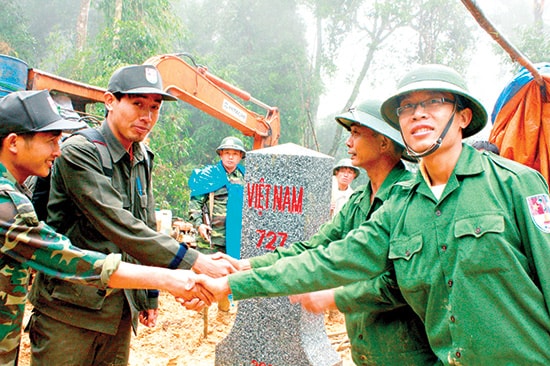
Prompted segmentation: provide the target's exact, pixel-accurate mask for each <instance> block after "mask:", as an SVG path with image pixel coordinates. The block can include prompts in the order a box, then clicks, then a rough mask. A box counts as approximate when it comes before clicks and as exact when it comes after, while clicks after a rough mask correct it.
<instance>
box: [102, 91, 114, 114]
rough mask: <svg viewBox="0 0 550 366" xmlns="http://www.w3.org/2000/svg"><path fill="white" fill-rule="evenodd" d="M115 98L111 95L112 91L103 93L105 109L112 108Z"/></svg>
mask: <svg viewBox="0 0 550 366" xmlns="http://www.w3.org/2000/svg"><path fill="white" fill-rule="evenodd" d="M115 100H116V97H115V96H114V95H113V93H109V92H106V93H105V95H104V104H105V109H106V110H108V111H110V110H112V109H113V102H114V101H115Z"/></svg>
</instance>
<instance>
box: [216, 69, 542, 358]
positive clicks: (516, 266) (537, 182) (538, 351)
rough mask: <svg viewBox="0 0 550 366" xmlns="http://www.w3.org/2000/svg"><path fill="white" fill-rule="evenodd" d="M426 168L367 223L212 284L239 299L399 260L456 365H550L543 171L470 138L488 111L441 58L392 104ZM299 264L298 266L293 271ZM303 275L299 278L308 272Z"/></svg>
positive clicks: (434, 334)
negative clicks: (487, 149) (489, 150)
mask: <svg viewBox="0 0 550 366" xmlns="http://www.w3.org/2000/svg"><path fill="white" fill-rule="evenodd" d="M381 112H382V116H383V118H384V120H385V121H386V122H388V123H389V124H391V125H393V126H395V127H396V128H399V129H400V131H401V134H402V136H403V140H404V142H405V145H406V147H407V150H408V153H409V155H413V156H416V157H418V158H419V159H420V164H419V173H418V174H417V176H416V177H415V178H414V179H413V180H411V181H408V182H403V183H400V184H399V186H398V187H397V189H395V190H394V194H393V195H392V197H390V199H389V200H388V201H387V202H386V203H385V204H384V205H383V206H382V207H381V208H380V209H379V210H377V211H376V212H375V213H374V214H373V215H372V217H371V219H370V220H368V221H366V222H365V223H364V224H363V225H361V226H360V227H359V228H358V229H357V230H354V231H352V232H350V233H349V235H348V236H346V238H345V239H343V240H340V241H336V242H333V243H331V244H330V245H328V246H327V247H323V248H317V249H313V250H308V251H305V252H304V253H302V254H301V255H299V256H297V257H295V258H288V259H286V260H284V261H279V262H277V263H275V264H274V265H273V266H270V267H266V268H259V269H255V270H252V271H246V272H239V273H236V274H234V275H230V276H229V277H227V278H223V279H213V280H212V279H209V280H206V281H205V283H206V284H207V285H208V287H209V289H210V290H211V291H212V292H213V293H215V295H216V296H222V295H224V294H226V293H228V292H232V293H233V297H234V298H235V299H244V298H249V297H255V296H279V295H289V294H294V293H301V292H308V291H312V290H318V289H322V288H327V287H334V286H337V285H342V284H347V283H350V282H354V281H359V280H363V279H367V278H372V277H375V276H378V275H379V274H380V273H382V272H383V271H385V270H390V271H391V272H392V273H393V275H394V276H395V280H396V281H397V286H398V288H399V290H400V291H401V293H402V295H403V299H404V301H405V302H406V303H408V304H409V305H410V306H411V307H412V308H413V310H414V311H415V313H416V314H418V315H419V317H420V318H421V319H422V321H423V322H424V325H425V327H426V332H427V334H428V339H429V342H430V346H431V347H432V349H433V351H434V352H435V354H436V355H437V356H438V357H439V360H440V362H441V363H443V364H446V365H458V364H460V365H510V364H514V365H547V364H548V360H550V348H549V347H548V345H549V344H550V314H549V308H548V304H549V303H550V260H548V253H549V252H550V219H549V217H550V199H549V197H548V185H547V184H546V182H545V180H544V178H543V177H542V175H540V174H539V173H538V172H536V171H534V170H532V169H530V168H528V167H526V166H524V165H521V164H519V163H516V162H513V161H510V160H507V159H504V158H501V157H499V156H497V155H495V154H489V153H481V152H479V151H477V150H475V149H474V148H473V147H471V146H469V145H467V144H465V143H464V142H463V141H462V140H463V139H464V138H466V137H469V136H472V135H474V134H476V133H477V132H479V131H480V130H481V129H483V127H484V126H485V124H486V121H487V112H486V111H485V108H484V107H483V105H482V104H481V103H480V102H479V101H477V100H476V99H475V98H474V97H473V96H472V95H471V94H470V93H469V92H468V90H467V88H466V85H465V82H464V80H463V79H462V77H461V76H460V75H459V74H458V73H456V72H455V71H454V70H452V69H450V68H448V67H444V66H441V65H425V66H421V67H419V68H417V69H415V70H413V71H411V72H410V73H408V74H407V75H405V77H404V78H403V79H402V81H401V82H400V85H399V89H398V90H397V91H396V92H395V94H393V95H392V96H391V97H390V98H388V99H387V100H386V101H385V102H384V103H383V104H382V108H381ZM288 273H292V274H293V275H292V276H285V275H284V274H288ZM297 278H298V279H299V281H298V280H296V279H297Z"/></svg>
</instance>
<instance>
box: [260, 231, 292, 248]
mask: <svg viewBox="0 0 550 366" xmlns="http://www.w3.org/2000/svg"><path fill="white" fill-rule="evenodd" d="M256 232H257V233H258V234H260V239H258V244H256V248H261V247H262V244H263V242H264V239H265V240H267V243H266V244H265V249H267V250H271V251H273V250H275V249H276V248H277V246H279V247H284V246H285V242H286V238H287V237H288V234H287V233H283V232H278V233H276V232H273V231H267V230H256ZM277 239H278V240H279V243H278V245H276V244H277Z"/></svg>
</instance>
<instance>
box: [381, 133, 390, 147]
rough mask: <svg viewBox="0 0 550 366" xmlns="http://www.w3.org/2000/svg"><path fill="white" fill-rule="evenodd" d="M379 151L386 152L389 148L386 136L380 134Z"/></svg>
mask: <svg viewBox="0 0 550 366" xmlns="http://www.w3.org/2000/svg"><path fill="white" fill-rule="evenodd" d="M379 136H380V151H387V150H388V148H389V147H390V146H391V144H390V139H389V138H387V137H386V136H384V135H382V134H380V135H379Z"/></svg>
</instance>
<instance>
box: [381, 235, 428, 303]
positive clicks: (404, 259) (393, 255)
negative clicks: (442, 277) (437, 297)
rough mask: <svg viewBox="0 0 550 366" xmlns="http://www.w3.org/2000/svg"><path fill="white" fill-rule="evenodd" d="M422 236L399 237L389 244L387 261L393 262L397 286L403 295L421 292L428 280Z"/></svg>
mask: <svg viewBox="0 0 550 366" xmlns="http://www.w3.org/2000/svg"><path fill="white" fill-rule="evenodd" d="M423 249H424V241H423V239H422V234H421V233H418V234H415V235H412V236H406V237H405V236H401V237H399V238H396V239H394V240H392V241H391V242H390V249H389V253H388V259H390V260H391V261H392V262H393V266H394V268H395V273H396V275H397V280H398V282H399V286H400V287H401V289H402V291H403V293H404V294H405V293H416V292H419V291H420V292H422V291H423V288H424V286H423V283H425V282H426V281H428V280H429V278H430V273H429V270H430V268H431V267H430V266H426V263H425V261H426V259H425V253H423ZM422 258H424V259H422Z"/></svg>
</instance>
